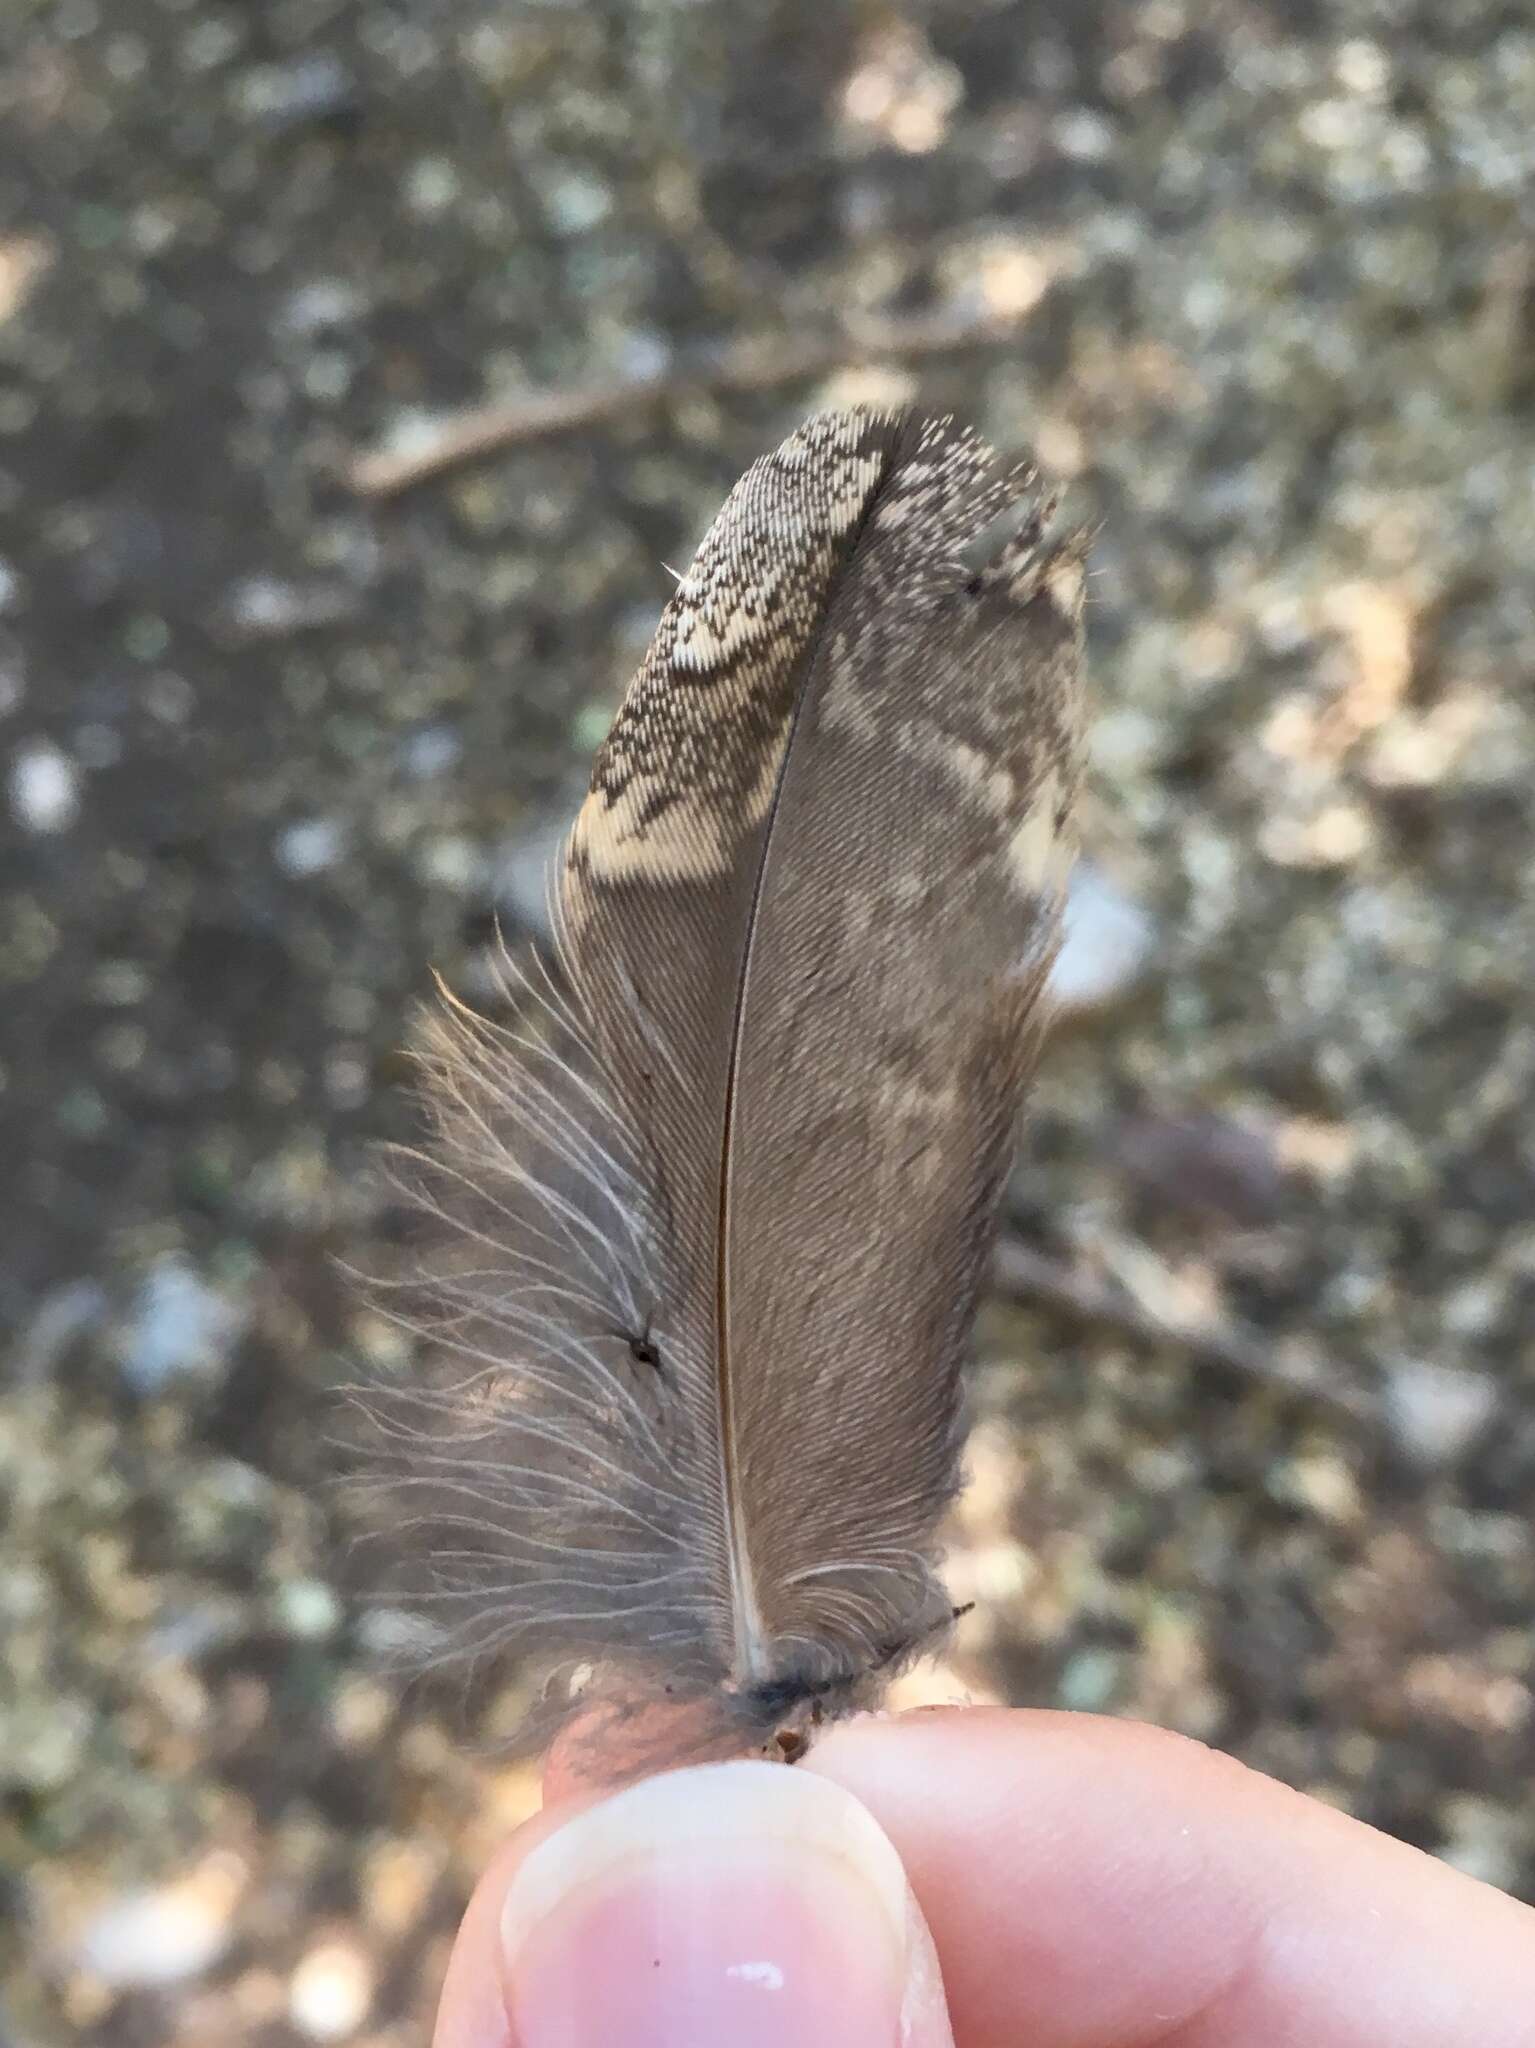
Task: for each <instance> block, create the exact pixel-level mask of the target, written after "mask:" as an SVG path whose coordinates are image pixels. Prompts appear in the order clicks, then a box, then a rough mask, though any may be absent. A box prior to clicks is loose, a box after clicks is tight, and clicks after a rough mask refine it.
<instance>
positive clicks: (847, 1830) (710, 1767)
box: [434, 1763, 953, 2048]
mask: <svg viewBox="0 0 1535 2048" xmlns="http://www.w3.org/2000/svg"><path fill="white" fill-rule="evenodd" d="M521 1842H522V1838H519V1843H518V1844H514V1845H513V1849H512V1851H511V1852H510V1858H509V1859H508V1860H509V1862H510V1868H508V1867H507V1862H506V1861H498V1865H497V1867H496V1868H495V1869H494V1870H493V1871H492V1872H491V1873H490V1874H489V1875H488V1878H487V1883H488V1884H489V1885H490V1886H491V1888H492V1895H493V1896H492V1901H491V1902H490V1903H488V1904H482V1903H481V1899H480V1898H477V1899H476V1902H475V1907H473V1908H471V1911H470V1914H469V1916H468V1917H467V1918H466V1920H465V1924H464V1929H463V1931H462V1933H461V1935H460V1938H459V1945H458V1948H457V1950H456V1951H455V1954H454V1958H453V1966H452V1969H451V1971H450V1973H449V1981H448V1986H447V1990H446V1992H445V1994H444V1998H443V2005H442V2010H441V2012H440V2014H439V2016H438V2022H437V2032H436V2035H435V2037H434V2048H608V2044H610V2043H612V2042H615V2041H622V2042H623V2043H624V2044H625V2048H705V2044H708V2043H713V2042H716V2041H729V2042H730V2043H731V2044H732V2048H781V2044H782V2043H784V2042H786V2041H793V2042H795V2043H796V2044H799V2048H898V2044H904V2048H953V2036H952V2034H951V2032H950V2030H949V2022H948V2015H947V2010H946V2007H945V2004H944V1995H943V1984H942V1980H941V1978H940V1976H939V1971H938V1962H937V1957H936V1954H935V1952H934V1949H933V1944H932V1939H931V1937H930V1936H929V1934H928V1931H927V1926H926V1923H925V1922H924V1921H923V1919H922V1916H921V1913H920V1911H919V1910H918V1907H917V1904H916V1901H915V1899H914V1898H913V1897H912V1894H911V1889H910V1887H909V1886H908V1884H907V1882H906V1874H905V1872H904V1870H903V1869H902V1867H901V1863H900V1859H899V1858H898V1857H897V1855H896V1852H895V1850H894V1848H892V1846H891V1844H890V1842H889V1840H888V1839H887V1837H886V1836H885V1834H884V1833H883V1832H882V1830H881V1829H880V1827H879V1825H878V1823H877V1822H876V1821H875V1820H874V1819H873V1817H872V1816H871V1815H870V1814H869V1812H868V1811H867V1810H866V1809H865V1808H864V1807H863V1806H862V1805H860V1804H859V1802H858V1801H857V1800H856V1799H855V1798H854V1797H853V1795H852V1794H851V1793H850V1792H847V1791H845V1790H844V1789H843V1788H842V1787H841V1786H840V1785H837V1784H835V1783H833V1782H832V1781H831V1780H830V1779H826V1778H819V1777H815V1776H812V1775H811V1774H810V1773H808V1772H802V1771H795V1770H789V1769H786V1768H785V1767H784V1766H783V1765H782V1764H768V1763H728V1764H706V1765H701V1766H698V1767H696V1768H693V1769H690V1770H680V1771H670V1772H667V1773H665V1774H664V1775H662V1776H660V1777H656V1778H648V1779H645V1780H643V1781H642V1782H640V1783H639V1784H637V1785H632V1786H630V1787H628V1788H627V1789H626V1790H625V1791H622V1792H619V1793H617V1794H615V1795H614V1796H613V1797H611V1798H609V1799H605V1800H602V1801H600V1802H598V1803H597V1804H595V1805H590V1806H588V1807H586V1808H585V1809H584V1811H582V1812H580V1813H578V1814H576V1815H575V1817H574V1818H572V1819H567V1820H566V1821H565V1822H564V1823H563V1825H559V1826H556V1827H555V1828H554V1829H553V1831H552V1832H543V1831H542V1829H540V1838H538V1839H536V1840H534V1841H533V1842H532V1845H531V1846H526V1847H523V1846H521ZM519 1851H520V1853H519ZM485 1890H486V1887H485V1886H483V1885H482V1887H481V1894H482V1896H483V1894H484V1893H485Z"/></svg>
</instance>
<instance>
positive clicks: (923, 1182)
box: [386, 414, 1082, 1731]
mask: <svg viewBox="0 0 1535 2048" xmlns="http://www.w3.org/2000/svg"><path fill="white" fill-rule="evenodd" d="M1020 494H1021V496H1022V500H1023V509H1022V511H1021V512H1018V513H1015V512H1013V511H1011V510H1010V508H1011V507H1012V506H1013V505H1014V503H1015V501H1017V500H1018V499H1019V498H1020ZM1049 519H1050V506H1049V503H1048V501H1047V500H1046V499H1045V498H1044V497H1043V496H1042V494H1041V493H1040V492H1039V491H1038V489H1037V487H1036V486H1035V484H1034V481H1033V477H1032V472H1031V471H1027V470H1019V469H1017V468H1014V469H1006V468H1004V467H1003V466H1002V465H1000V464H998V463H997V462H996V460H995V458H994V457H993V456H992V455H991V453H990V451H989V450H988V449H986V448H985V446H984V444H982V443H981V442H980V441H979V440H978V439H976V438H975V437H974V436H972V435H969V434H967V433H966V432H964V431H963V430H960V429H957V428H955V427H954V426H953V425H952V424H951V423H948V422H944V421H933V420H924V419H921V418H915V419H913V418H906V417H902V416H898V415H897V416H880V415H860V414H844V415H830V416H826V417H824V418H822V419H819V420H816V421H812V422H811V423H809V425H808V426H807V427H806V428H804V429H802V430H801V431H800V433H799V434H798V435H796V436H794V437H791V440H790V441H789V442H788V443H786V444H785V445H784V447H783V448H781V449H779V450H776V451H774V453H773V455H771V456H769V457H766V458H764V460H763V462H761V463H759V464H757V465H755V466H754V468H753V470H752V471H750V472H748V475H747V476H746V477H745V478H743V479H742V482H741V483H740V484H739V485H738V486H737V488H736V491H735V492H733V493H732V495H731V498H730V500H729V501H727V504H726V506H725V508H724V510H723V511H722V513H721V515H720V518H719V519H718V520H717V521H716V523H715V526H714V527H713V528H712V529H711V532H710V535H709V536H708V538H707V539H706V540H705V542H704V544H703V546H702V548H701V549H700V552H699V555H698V557H697V558H696V560H695V562H694V564H693V566H692V567H691V568H690V569H689V571H688V573H687V574H686V575H685V576H684V577H683V578H682V579H681V580H680V581H679V584H678V587H677V590H676V591H675V592H674V594H673V597H672V599H671V600H670V601H669V603H668V605H667V608H666V612H665V613H664V614H663V618H662V621H661V625H660V627H659V629H658V632H657V636H656V640H655V642H654V643H653V646H652V649H651V651H650V654H649V655H648V656H647V658H646V662H645V664H644V665H643V666H642V669H641V671H640V674H639V676H638V677H637V678H636V681H635V684H634V686H633V687H632V689H631V691H630V693H629V696H628V697H627V698H626V700H625V704H624V706H623V708H622V710H621V711H620V714H619V717H618V720H617V721H616V723H615V727H614V731H613V734H612V735H611V736H610V739H609V741H608V743H607V744H606V745H605V747H604V749H603V751H602V753H601V754H600V755H599V759H598V763H597V766H596V769H595V771H594V775H593V782H592V789H591V793H590V795H589V796H588V798H587V801H586V803H585V805H584V806H583V808H582V811H581V814H580V816H579V818H578V819H577V821H576V825H575V827H574V830H573V832H572V835H571V839H570V842H569V846H568V850H567V852H566V854H565V857H564V859H563V862H562V865H561V872H560V879H559V886H558V889H557V892H556V901H555V908H556V930H557V934H558V953H559V962H560V966H559V973H558V976H557V977H553V976H550V975H549V974H548V973H547V971H543V972H542V976H541V982H542V985H539V984H537V983H535V982H534V981H533V980H532V979H531V978H530V977H522V978H521V985H520V986H519V987H517V988H514V989H513V990H511V991H510V993H511V994H512V996H513V997H514V999H515V1001H514V1008H515V1009H516V1010H517V1011H518V1012H519V1015H518V1021H517V1022H515V1023H514V1024H512V1025H498V1024H493V1023H489V1022H488V1021H487V1020H485V1019H483V1018H480V1017H477V1016H476V1015H474V1013H472V1012H469V1011H467V1010H464V1009H463V1008H461V1007H453V1006H448V1007H447V1008H445V1009H444V1010H443V1011H442V1012H441V1013H440V1021H439V1024H438V1026H437V1028H436V1035H435V1038H434V1042H433V1043H432V1045H431V1046H430V1047H429V1049H428V1053H427V1092H428V1095H429V1098H430V1100H431V1102H432V1104H433V1109H434V1115H435V1118H436V1122H437V1134H436V1142H435V1145H434V1146H433V1147H432V1148H429V1163H428V1164H427V1165H426V1166H425V1167H424V1169H423V1172H424V1175H425V1179H426V1194H425V1201H426V1204H427V1206H428V1209H429V1211H430V1212H431V1213H432V1214H433V1215H434V1216H435V1217H436V1218H437V1219H439V1221H441V1222H444V1223H446V1224H448V1225H449V1227H450V1228H451V1230H452V1231H453V1232H454V1233H455V1238H456V1243H457V1245H458V1248H459V1249H458V1251H457V1253H456V1254H450V1255H449V1256H447V1257H446V1258H444V1257H443V1255H442V1254H441V1253H439V1254H437V1255H436V1257H435V1258H434V1260H433V1261H432V1262H431V1263H430V1264H429V1265H428V1267H427V1269H426V1271H425V1274H424V1279H425V1284H426V1291H427V1294H428V1295H429V1297H430V1298H431V1300H432V1302H433V1303H434V1304H435V1317H436V1342H437V1344H438V1347H439V1357H440V1360H441V1364H440V1367H439V1373H438V1377H437V1378H435V1379H434V1380H432V1381H430V1382H429V1383H428V1384H426V1385H421V1386H417V1387H415V1388H407V1389H405V1390H403V1391H401V1392H398V1393H397V1394H395V1395H393V1396H391V1401H390V1403H388V1404H386V1405H388V1406H389V1407H390V1412H391V1415H392V1418H393V1423H392V1426H393V1427H394V1428H395V1430H396V1432H397V1436H396V1446H395V1447H396V1451H397V1462H398V1464H399V1466H400V1468H401V1470H402V1472H404V1473H405V1474H406V1481H405V1485H404V1488H403V1491H402V1493H401V1496H400V1497H401V1498H402V1500H404V1499H409V1500H411V1501H412V1502H414V1501H415V1500H419V1501H420V1502H421V1503H422V1508H421V1520H420V1527H419V1531H418V1533H417V1537H416V1541H417V1543H418V1545H419V1547H420V1549H421V1552H422V1557H423V1563H424V1565H425V1568H426V1569H425V1576H426V1577H427V1579H428V1581H429V1582H431V1583H430V1585H429V1601H428V1605H429V1608H430V1607H431V1606H432V1605H433V1604H435V1607H436V1609H437V1610H438V1611H439V1612H446V1613H448V1614H449V1615H450V1616H452V1617H453V1619H452V1621H451V1626H450V1629H449V1633H450V1634H451V1635H452V1636H454V1637H456V1639H457V1640H458V1641H459V1642H460V1643H461V1644H462V1645H463V1646H465V1647H466V1648H468V1649H469V1650H470V1651H471V1653H481V1652H485V1651H489V1650H494V1649H498V1648H502V1647H510V1648H512V1649H514V1650H521V1651H526V1652H527V1653H528V1654H531V1655H532V1656H533V1657H534V1658H535V1660H537V1661H541V1662H543V1663H545V1664H548V1665H564V1666H566V1667H570V1666H571V1665H574V1664H581V1665H583V1666H587V1667H590V1674H589V1676H590V1682H591V1683H592V1684H595V1685H597V1686H598V1687H599V1688H602V1687H605V1688H607V1689H608V1691H609V1692H610V1693H611V1692H612V1690H613V1689H615V1688H616V1689H617V1691H618V1693H619V1694H620V1695H622V1696H624V1697H629V1696H631V1695H634V1694H636V1693H643V1692H644V1691H645V1690H646V1689H647V1688H651V1687H654V1688H655V1689H658V1690H659V1689H662V1688H664V1689H665V1690H667V1691H668V1692H669V1693H671V1695H672V1696H673V1697H674V1698H675V1697H683V1698H686V1697H695V1698H698V1697H707V1698H708V1699H709V1700H711V1701H712V1702H713V1706H712V1709H711V1712H712V1715H713V1717H714V1720H715V1723H716V1725H718V1726H721V1727H724V1728H737V1729H741V1728H745V1729H757V1730H759V1731H766V1730H767V1729H769V1728H770V1727H771V1726H772V1725H773V1724H774V1723H775V1722H776V1721H777V1720H778V1719H779V1718H781V1717H783V1716H785V1715H788V1716H789V1717H791V1718H792V1717H793V1715H794V1713H795V1711H796V1709H797V1707H799V1706H805V1707H811V1708H814V1710H815V1711H816V1712H817V1713H819V1712H821V1711H822V1710H826V1711H832V1710H835V1708H836V1707H838V1706H839V1705H845V1704H849V1703H853V1702H856V1701H857V1700H858V1699H860V1698H864V1697H868V1696H870V1695H871V1694H872V1693H873V1692H875V1691H877V1689H878V1687H879V1685H880V1684H882V1683H883V1681H884V1680H885V1678H887V1677H888V1675H889V1673H890V1672H891V1670H893V1669H894V1668H897V1667H898V1666H899V1664H900V1663H901V1662H902V1661H904V1660H905V1658H906V1657H908V1656H909V1655H911V1654H913V1653H915V1652H916V1651H918V1650H920V1649H922V1648H924V1647H926V1646H927V1645H928V1644H930V1643H931V1642H932V1641H933V1640H934V1639H935V1637H936V1636H937V1635H938V1634H939V1633H941V1631H942V1630H943V1629H944V1628H945V1627H946V1626H947V1625H948V1621H949V1616H950V1609H949V1605H948V1602H947V1600H946V1598H945V1597H944V1595H943V1592H942V1588H941V1586H940V1584H939V1582H938V1579H937V1576H936V1565H937V1557H936V1525H937V1521H938V1518H939V1515H940V1514H941V1512H942V1509H943V1507H944V1506H945V1504H946V1503H947V1501H948V1500H949V1499H950V1498H951V1496H952V1494H953V1492H954V1490H955V1488H956V1486H957V1483H958V1455H959V1440H960V1432H959V1365H960V1360H961V1356H962V1352H963V1348H964V1345H965V1343H966V1340H967V1337H968V1331H969V1326H970V1320H971V1316H972V1313H973V1307H974V1301H975V1296H976V1291H977V1289H978V1286H979V1283H980V1277H981V1272H982V1268H983V1264H984V1259H985V1255H986V1251H987V1249H988V1245H989V1236H990V1230H991V1225H992V1219H993V1216H994V1211H995V1206H996V1200H997V1196H998V1192H999V1190H1000V1187H1001V1183H1002V1178H1003V1175H1004V1173H1005V1170H1006V1165H1007V1160H1008V1156H1009V1151H1010V1145H1011V1138H1012V1131H1013V1125H1014V1120H1015V1117H1016V1112H1017V1109H1018V1105H1019V1101H1020V1099H1021V1095H1022V1091H1023V1086H1024V1082H1025V1080H1026V1077H1027V1074H1028V1071H1029V1068H1030V1066H1031V1064H1032V1059H1033V1055H1034V1050H1035V1047H1036V1044H1037V1039H1038V1034H1039V996H1040V990H1041V987H1042V984H1043V978H1044V974H1045V971H1046V969H1047V968H1048V964H1049V960H1050V956H1051V953H1052V951H1053V947H1054V944H1055V935H1056V929H1057V925H1058V911H1059V895H1060V890H1061V886H1062V883H1063V881H1064V871H1065V865H1066V860H1067V858H1068V857H1069V852H1068V848H1069V829H1068V824H1067V821H1068V818H1069V812H1070V807H1071V799H1072V795H1073V792H1074V788H1075V783H1076V779H1077V774H1078V770H1079V756H1080V706H1079V702H1078V684H1077V669H1078V662H1079V634H1080V611H1081V589H1082V572H1081V554H1082V549H1081V545H1080V543H1079V542H1078V541H1076V540H1075V539H1072V538H1067V539H1065V540H1059V539H1055V538H1052V535H1051V532H1050V525H1049ZM455 1358H456V1359H457V1360H458V1361H459V1366H458V1369H457V1375H456V1377H455V1370H454V1368H453V1365H452V1360H453V1359H455Z"/></svg>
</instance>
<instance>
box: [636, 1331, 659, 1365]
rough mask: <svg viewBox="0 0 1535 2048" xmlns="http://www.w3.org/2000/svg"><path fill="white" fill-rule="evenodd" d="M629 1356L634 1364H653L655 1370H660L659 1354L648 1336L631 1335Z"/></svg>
mask: <svg viewBox="0 0 1535 2048" xmlns="http://www.w3.org/2000/svg"><path fill="white" fill-rule="evenodd" d="M629 1356H630V1357H631V1358H632V1359H633V1360H634V1362H635V1364H636V1365H653V1366H654V1367H655V1369H656V1371H657V1372H659V1371H660V1370H661V1354H660V1352H659V1351H658V1350H657V1349H656V1347H655V1345H654V1343H653V1342H652V1341H651V1339H650V1338H649V1337H631V1338H630V1339H629Z"/></svg>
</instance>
